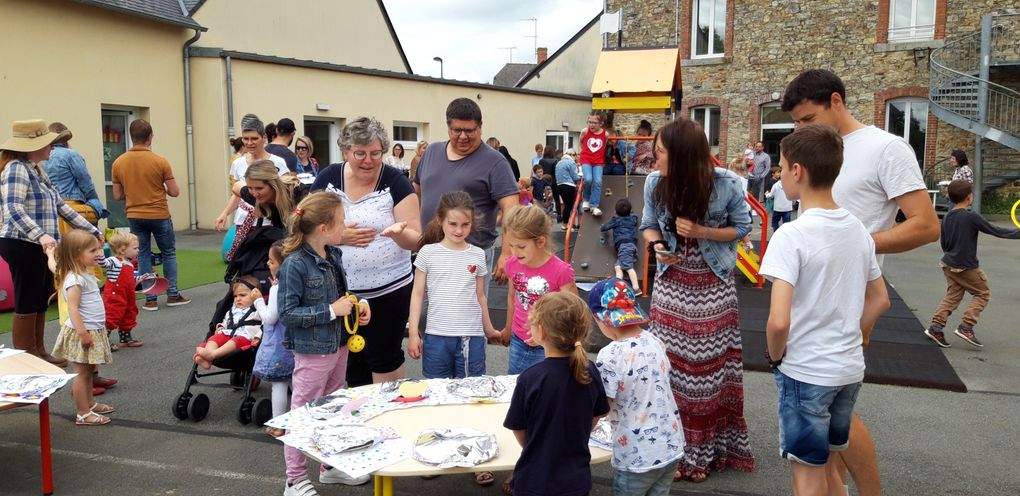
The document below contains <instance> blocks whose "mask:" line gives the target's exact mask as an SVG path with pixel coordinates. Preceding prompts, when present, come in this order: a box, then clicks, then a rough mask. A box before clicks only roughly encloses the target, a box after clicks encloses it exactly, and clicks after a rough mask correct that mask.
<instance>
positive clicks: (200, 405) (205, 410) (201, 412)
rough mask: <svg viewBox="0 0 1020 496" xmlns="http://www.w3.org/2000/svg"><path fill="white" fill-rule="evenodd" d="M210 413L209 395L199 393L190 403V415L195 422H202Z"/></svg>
mask: <svg viewBox="0 0 1020 496" xmlns="http://www.w3.org/2000/svg"><path fill="white" fill-rule="evenodd" d="M208 414H209V397H208V396H206V395H205V393H199V394H198V396H195V397H194V398H192V399H191V401H190V402H189V403H188V416H189V417H191V420H194V421H195V422H201V421H202V419H204V418H205V416H206V415H208Z"/></svg>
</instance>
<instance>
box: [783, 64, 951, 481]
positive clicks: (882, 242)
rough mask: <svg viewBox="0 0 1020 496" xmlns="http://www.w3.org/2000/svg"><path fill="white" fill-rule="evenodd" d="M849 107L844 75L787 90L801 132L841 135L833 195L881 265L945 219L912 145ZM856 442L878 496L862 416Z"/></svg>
mask: <svg viewBox="0 0 1020 496" xmlns="http://www.w3.org/2000/svg"><path fill="white" fill-rule="evenodd" d="M845 102H846V89H845V87H844V86H843V81H841V80H840V79H839V76H837V75H836V74H834V73H832V72H831V71H827V70H821V69H812V70H808V71H805V72H803V73H801V74H800V75H798V76H797V77H796V78H795V79H794V80H793V81H791V82H790V84H789V85H788V86H787V87H786V93H785V94H784V95H783V105H782V109H783V111H785V112H789V113H790V116H791V117H792V118H793V122H794V125H795V126H797V127H800V126H805V125H808V124H824V125H828V126H831V127H833V128H835V129H836V131H837V132H838V133H839V134H840V136H842V137H843V167H842V170H841V171H840V174H839V176H838V177H837V178H836V182H835V184H834V185H833V187H832V197H833V199H834V200H835V201H836V204H837V205H840V206H841V207H843V208H845V209H847V210H848V211H849V212H850V213H851V214H853V215H854V216H855V217H857V218H858V219H859V220H860V221H861V222H862V223H863V224H864V227H865V228H866V229H867V230H868V232H870V233H871V237H872V239H873V240H874V242H875V252H876V253H877V254H879V257H878V261H879V265H881V263H882V258H883V257H882V256H881V254H883V253H900V252H905V251H909V250H913V249H914V248H917V247H919V246H921V245H925V244H928V243H931V242H933V241H936V240H937V239H939V221H938V217H936V216H935V209H934V207H933V206H932V204H931V198H930V197H929V196H928V192H927V188H926V187H925V184H924V180H923V178H922V176H921V171H920V167H918V164H917V158H916V157H915V156H914V153H913V150H912V149H911V148H910V146H909V145H907V144H906V142H905V141H903V139H902V138H899V137H896V136H894V135H892V134H889V133H887V132H885V131H882V130H880V129H876V128H875V127H873V126H865V125H864V124H862V123H861V122H859V121H858V120H857V119H855V118H854V116H853V115H852V114H851V113H850V110H849V109H847V107H846V104H845ZM897 209H900V210H902V211H903V214H904V215H905V216H906V219H907V220H905V221H904V222H901V223H899V224H895V218H896V210H897ZM850 441H851V442H850V448H849V449H848V450H847V451H845V452H843V453H841V458H842V459H843V461H844V463H846V465H847V468H848V469H849V470H850V474H851V475H852V476H853V478H854V483H855V485H856V486H857V490H858V491H859V492H860V494H861V495H862V496H871V495H877V494H880V492H881V485H880V482H879V475H878V459H877V455H876V453H875V446H874V441H873V440H872V439H871V433H870V432H868V429H867V427H866V426H865V425H864V422H862V421H861V420H860V417H858V416H856V415H855V416H854V420H853V427H852V428H851V431H850Z"/></svg>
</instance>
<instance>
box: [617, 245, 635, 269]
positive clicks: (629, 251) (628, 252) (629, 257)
mask: <svg viewBox="0 0 1020 496" xmlns="http://www.w3.org/2000/svg"><path fill="white" fill-rule="evenodd" d="M636 260H637V245H635V244H634V243H620V247H619V248H617V249H616V265H617V266H619V267H620V269H622V270H630V269H633V268H634V262H635V261H636Z"/></svg>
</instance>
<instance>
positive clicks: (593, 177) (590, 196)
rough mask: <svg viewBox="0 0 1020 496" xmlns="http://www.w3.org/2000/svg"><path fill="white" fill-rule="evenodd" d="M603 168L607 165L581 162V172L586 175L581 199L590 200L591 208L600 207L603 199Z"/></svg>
mask: <svg viewBox="0 0 1020 496" xmlns="http://www.w3.org/2000/svg"><path fill="white" fill-rule="evenodd" d="M602 169H605V167H603V166H601V165H591V164H581V174H582V175H584V188H583V189H582V190H581V200H583V201H586V202H588V205H589V206H591V208H598V207H599V203H600V202H601V201H602V172H603V171H602Z"/></svg>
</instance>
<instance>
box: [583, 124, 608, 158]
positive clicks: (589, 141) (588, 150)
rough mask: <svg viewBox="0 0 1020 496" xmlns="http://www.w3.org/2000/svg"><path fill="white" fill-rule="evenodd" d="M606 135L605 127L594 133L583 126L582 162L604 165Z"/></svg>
mask: <svg viewBox="0 0 1020 496" xmlns="http://www.w3.org/2000/svg"><path fill="white" fill-rule="evenodd" d="M607 136H608V134H607V133H606V130H605V129H603V130H602V132H601V133H599V134H594V133H592V132H591V131H590V130H589V129H588V128H584V133H582V134H581V163H582V164H588V165H606V143H607V140H606V137H607Z"/></svg>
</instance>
